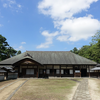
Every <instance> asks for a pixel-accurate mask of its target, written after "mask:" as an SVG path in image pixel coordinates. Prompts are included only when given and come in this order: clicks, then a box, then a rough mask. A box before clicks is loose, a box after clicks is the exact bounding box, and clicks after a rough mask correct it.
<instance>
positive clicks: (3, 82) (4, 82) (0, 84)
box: [0, 79, 18, 89]
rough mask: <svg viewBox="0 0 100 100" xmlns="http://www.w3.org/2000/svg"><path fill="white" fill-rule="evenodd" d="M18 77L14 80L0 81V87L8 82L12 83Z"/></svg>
mask: <svg viewBox="0 0 100 100" xmlns="http://www.w3.org/2000/svg"><path fill="white" fill-rule="evenodd" d="M17 80H18V79H15V80H7V81H2V82H0V89H1V88H3V87H4V86H6V85H8V84H10V83H13V82H15V81H17Z"/></svg>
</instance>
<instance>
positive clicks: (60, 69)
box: [60, 65, 61, 77]
mask: <svg viewBox="0 0 100 100" xmlns="http://www.w3.org/2000/svg"><path fill="white" fill-rule="evenodd" d="M60 77H61V65H60Z"/></svg>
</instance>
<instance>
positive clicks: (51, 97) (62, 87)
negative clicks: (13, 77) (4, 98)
mask: <svg viewBox="0 0 100 100" xmlns="http://www.w3.org/2000/svg"><path fill="white" fill-rule="evenodd" d="M77 84H78V82H75V81H73V80H69V79H30V80H29V81H28V82H27V83H25V84H24V85H23V86H22V87H21V88H20V89H19V90H18V91H17V93H16V94H15V95H14V96H13V97H12V99H11V100H69V95H70V94H71V93H72V89H73V87H74V86H76V85H77ZM71 95H72V94H71Z"/></svg>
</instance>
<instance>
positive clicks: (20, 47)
mask: <svg viewBox="0 0 100 100" xmlns="http://www.w3.org/2000/svg"><path fill="white" fill-rule="evenodd" d="M15 50H24V47H23V46H19V47H18V48H16V49H15Z"/></svg>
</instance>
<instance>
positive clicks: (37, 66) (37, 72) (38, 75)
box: [37, 66, 39, 78]
mask: <svg viewBox="0 0 100 100" xmlns="http://www.w3.org/2000/svg"><path fill="white" fill-rule="evenodd" d="M38 77H39V67H38V66H37V78H38Z"/></svg>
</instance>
